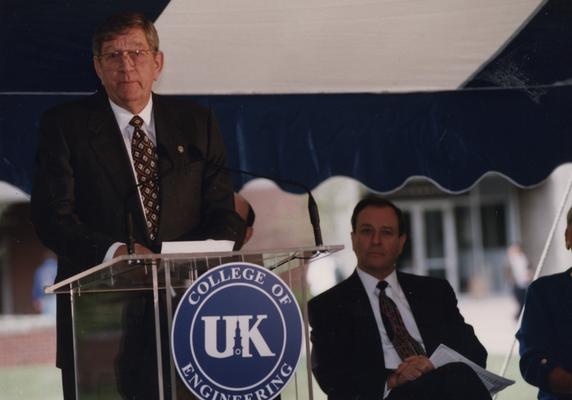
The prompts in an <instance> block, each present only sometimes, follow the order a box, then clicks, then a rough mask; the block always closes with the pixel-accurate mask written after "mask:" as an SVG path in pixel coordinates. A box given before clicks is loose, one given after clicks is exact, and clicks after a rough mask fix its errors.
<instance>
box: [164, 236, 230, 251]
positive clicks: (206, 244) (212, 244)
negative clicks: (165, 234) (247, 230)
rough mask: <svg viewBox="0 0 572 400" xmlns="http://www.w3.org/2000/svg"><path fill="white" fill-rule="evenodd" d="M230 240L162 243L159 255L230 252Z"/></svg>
mask: <svg viewBox="0 0 572 400" xmlns="http://www.w3.org/2000/svg"><path fill="white" fill-rule="evenodd" d="M233 247H234V242H233V241H232V240H212V239H209V240H195V241H192V242H163V245H162V246H161V254H184V253H212V252H221V251H232V248H233Z"/></svg>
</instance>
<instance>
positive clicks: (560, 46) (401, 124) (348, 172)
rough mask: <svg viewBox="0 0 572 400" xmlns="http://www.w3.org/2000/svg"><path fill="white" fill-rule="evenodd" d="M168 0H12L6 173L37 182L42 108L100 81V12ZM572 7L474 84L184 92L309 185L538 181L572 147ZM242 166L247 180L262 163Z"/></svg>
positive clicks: (505, 52)
mask: <svg viewBox="0 0 572 400" xmlns="http://www.w3.org/2000/svg"><path fill="white" fill-rule="evenodd" d="M168 5H169V1H168V0H161V1H135V0H125V1H121V2H117V1H112V0H103V1H98V2H78V3H77V4H76V3H73V2H69V1H65V0H53V1H50V2H45V1H42V0H28V1H19V0H4V1H2V4H1V5H0V38H1V39H0V40H1V41H2V42H1V48H2V52H3V56H2V57H0V180H3V181H7V182H9V183H11V184H13V185H15V186H17V187H19V188H21V189H22V190H24V191H26V192H29V191H30V189H31V184H32V183H31V180H32V176H33V158H34V154H35V148H36V143H37V133H38V123H39V119H40V115H41V113H42V112H43V111H44V110H46V109H47V108H49V107H50V106H53V105H55V104H57V103H61V102H64V101H69V100H70V99H73V98H75V97H78V96H80V94H77V93H79V92H83V93H86V92H91V91H94V90H96V89H97V86H98V82H97V78H96V76H95V74H94V73H93V69H92V66H91V63H92V61H91V50H90V39H89V36H90V34H91V32H92V31H93V28H94V27H95V26H96V24H98V23H99V22H100V21H101V20H102V19H103V18H104V17H105V16H106V15H109V14H111V13H113V12H118V11H121V10H128V9H137V10H140V11H142V12H144V13H145V14H146V15H147V16H148V17H149V18H151V19H153V20H156V19H157V18H158V16H159V15H160V14H161V13H162V12H163V10H164V9H165V7H167V6H168ZM571 20H572V2H569V1H560V0H547V1H545V2H544V3H542V5H541V6H540V7H539V9H538V12H537V13H536V14H535V15H534V16H533V17H531V19H530V21H528V23H526V24H525V25H524V26H523V27H522V29H521V30H520V31H519V32H518V33H517V34H516V35H515V36H514V37H513V38H511V39H510V40H507V44H506V46H505V47H504V48H503V49H502V50H501V51H500V52H499V53H498V54H497V55H496V56H495V57H493V58H492V59H491V60H490V61H489V62H488V63H487V64H486V65H484V66H483V67H482V68H481V69H480V70H479V71H476V72H475V74H474V75H473V77H472V78H471V79H468V80H467V83H466V84H465V87H464V89H465V90H459V91H445V92H432V93H408V94H367V93H358V94H347V93H339V94H308V95H297V94H293V95H216V96H207V95H204V96H191V95H189V96H184V97H191V98H193V99H195V100H197V101H199V102H202V103H204V104H205V105H208V106H209V107H211V108H212V109H213V110H214V112H215V113H216V114H217V116H218V119H219V121H220V123H221V127H222V132H223V135H224V139H225V142H226V145H227V149H228V154H229V165H230V166H231V167H234V168H240V169H244V170H249V171H253V172H258V173H262V174H264V175H267V176H274V177H276V178H284V179H288V180H293V181H300V182H302V183H304V184H305V185H306V186H308V187H310V188H314V187H316V186H317V185H318V184H320V183H321V182H323V181H324V180H326V179H328V178H330V177H333V176H348V177H353V178H355V179H358V180H360V181H361V182H363V183H364V184H365V185H367V186H368V187H370V188H371V189H374V190H376V191H380V192H388V191H391V190H395V189H397V188H399V187H400V186H402V185H403V184H404V183H405V182H406V181H407V179H409V178H410V177H411V176H425V177H428V178H430V179H432V180H433V181H435V182H436V183H437V184H438V185H440V186H441V187H442V188H444V189H446V190H449V191H451V192H462V191H464V190H467V189H468V188H470V187H471V185H473V184H474V183H475V182H476V181H477V180H478V179H479V178H480V177H481V176H482V175H483V174H485V173H487V172H490V171H495V172H498V173H500V174H503V175H505V176H507V177H508V178H509V179H511V180H513V181H514V182H515V183H516V184H518V185H521V186H530V185H534V184H537V183H538V182H540V181H542V180H543V179H545V178H546V177H547V176H548V175H549V174H550V173H551V172H552V171H553V169H554V168H556V167H557V166H558V165H560V164H562V163H565V162H570V161H572V146H571V144H572V143H570V142H571V140H572V139H571V138H570V136H571V135H570V132H572V113H570V111H569V108H570V104H572V87H571V84H570V83H571V82H570V74H571V73H572V72H571V71H572V52H570V49H569V44H570V43H571V41H572V24H570V23H569V22H570V21H571ZM47 76H49V77H50V78H49V79H46V77H47ZM491 88H492V89H491ZM233 179H234V181H235V184H236V189H239V188H240V187H242V186H243V185H244V184H245V183H246V182H248V181H249V180H251V179H253V177H251V176H247V175H238V174H237V175H235V176H234V177H233ZM280 185H281V186H282V188H283V189H284V190H288V191H291V192H295V193H300V192H301V191H302V190H301V189H300V188H297V187H292V186H289V185H285V184H280Z"/></svg>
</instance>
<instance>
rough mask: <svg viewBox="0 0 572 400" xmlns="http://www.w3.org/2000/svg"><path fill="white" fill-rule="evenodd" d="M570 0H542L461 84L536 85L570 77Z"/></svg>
mask: <svg viewBox="0 0 572 400" xmlns="http://www.w3.org/2000/svg"><path fill="white" fill-rule="evenodd" d="M571 23H572V1H567V0H564V1H562V0H550V1H545V2H544V3H543V4H542V5H541V6H540V7H539V9H538V10H537V12H536V13H535V14H534V16H533V17H532V18H531V19H530V21H528V23H526V24H525V25H524V26H523V27H522V29H521V30H520V32H518V34H517V35H515V37H513V38H511V40H510V41H509V42H508V43H507V44H506V46H504V48H503V49H502V50H501V51H500V52H499V53H498V54H496V55H495V56H494V57H493V58H492V59H491V60H490V61H489V62H488V63H486V64H485V65H484V66H483V67H481V69H480V70H479V71H478V72H476V73H475V74H474V75H473V77H471V78H470V79H469V80H467V82H466V83H465V84H464V85H463V86H464V87H466V88H482V87H488V88H490V87H536V86H544V85H552V84H559V83H562V82H567V81H570V80H572V69H571V68H570V66H571V65H572V51H569V48H570V43H572V29H570V28H571Z"/></svg>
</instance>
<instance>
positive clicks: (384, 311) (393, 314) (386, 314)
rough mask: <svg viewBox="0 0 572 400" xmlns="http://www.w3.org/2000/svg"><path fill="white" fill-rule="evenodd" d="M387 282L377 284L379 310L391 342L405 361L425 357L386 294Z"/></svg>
mask: <svg viewBox="0 0 572 400" xmlns="http://www.w3.org/2000/svg"><path fill="white" fill-rule="evenodd" d="M387 285H388V284H387V282H385V281H380V282H378V284H377V287H378V289H379V290H380V292H379V310H380V311H381V318H382V320H383V325H384V326H385V330H386V332H387V336H389V340H391V343H393V347H394V348H395V351H397V354H398V355H399V357H401V359H402V360H405V359H406V358H407V357H410V356H415V355H423V356H424V355H425V351H424V350H423V347H422V346H421V345H420V344H419V343H417V341H416V340H415V339H413V337H411V335H410V334H409V332H408V331H407V328H406V327H405V324H404V323H403V319H402V318H401V314H400V312H399V309H398V308H397V306H396V305H395V303H394V302H393V300H391V299H390V298H389V297H388V296H387V294H386V293H385V288H387Z"/></svg>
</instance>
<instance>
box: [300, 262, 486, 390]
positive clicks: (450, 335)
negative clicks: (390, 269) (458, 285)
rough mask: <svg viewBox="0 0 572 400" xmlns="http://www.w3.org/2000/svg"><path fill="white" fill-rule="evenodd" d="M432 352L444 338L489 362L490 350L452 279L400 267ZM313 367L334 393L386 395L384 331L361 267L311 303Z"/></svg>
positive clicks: (478, 360) (323, 385)
mask: <svg viewBox="0 0 572 400" xmlns="http://www.w3.org/2000/svg"><path fill="white" fill-rule="evenodd" d="M397 278H398V280H399V284H400V285H401V287H402V289H403V292H404V293H405V296H406V297H407V301H408V302H409V305H410V306H411V311H412V312H413V316H414V318H415V321H416V323H417V326H418V328H419V331H420V333H421V336H422V338H423V343H424V344H425V348H426V350H427V354H429V355H430V354H431V353H432V352H433V351H434V350H435V349H436V348H437V347H438V346H439V344H441V343H444V344H446V345H447V346H449V347H451V348H453V349H455V350H456V351H458V352H459V353H461V354H463V355H464V356H465V357H467V358H469V359H471V360H472V361H474V362H476V363H477V364H479V365H481V366H485V363H486V358H487V352H486V350H485V348H484V347H483V346H482V345H481V343H480V342H479V340H478V339H477V338H476V336H475V334H474V332H473V328H472V327H471V326H470V325H467V324H466V323H465V322H464V319H463V317H462V316H461V314H460V313H459V310H458V308H457V299H456V297H455V294H454V292H453V289H452V288H451V286H450V285H449V283H448V282H447V281H445V280H442V279H435V278H430V277H422V276H416V275H411V274H405V273H400V272H398V273H397ZM308 311H309V318H310V325H311V327H312V333H311V340H312V344H313V350H312V363H313V365H312V369H313V372H314V375H315V377H316V379H317V381H318V383H319V384H320V387H321V388H322V390H323V391H324V392H325V393H326V394H327V395H328V398H329V399H345V400H348V399H376V400H379V399H381V398H382V397H383V390H384V386H385V382H386V380H387V377H388V375H389V373H390V372H389V371H388V370H386V368H385V363H384V358H383V348H382V345H381V339H380V336H379V331H378V328H377V324H376V321H375V318H374V316H373V312H372V309H371V305H370V302H369V299H368V297H367V293H366V292H365V289H364V287H363V285H362V283H361V280H360V278H359V276H358V275H357V272H354V273H353V274H352V275H351V276H350V277H349V278H348V279H346V280H345V281H343V282H341V283H340V284H338V285H336V286H334V287H333V288H331V289H329V290H328V291H326V292H324V293H322V294H321V295H319V296H317V297H315V298H313V299H312V300H311V301H310V302H309V303H308Z"/></svg>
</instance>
